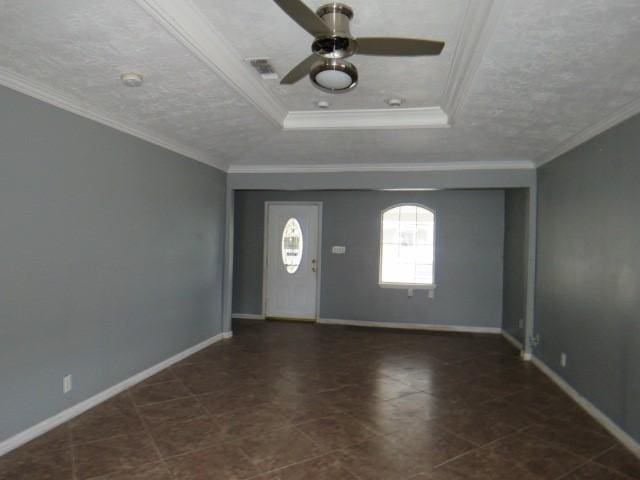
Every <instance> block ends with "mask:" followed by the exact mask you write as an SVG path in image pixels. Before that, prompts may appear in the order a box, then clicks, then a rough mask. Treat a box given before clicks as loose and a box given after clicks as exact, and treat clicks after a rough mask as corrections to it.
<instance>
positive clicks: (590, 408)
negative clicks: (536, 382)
mask: <svg viewBox="0 0 640 480" xmlns="http://www.w3.org/2000/svg"><path fill="white" fill-rule="evenodd" d="M531 361H532V362H533V364H534V365H535V366H536V367H538V368H539V369H540V370H541V371H542V373H544V374H545V375H546V376H547V377H549V378H550V379H551V380H552V381H553V382H554V383H555V384H556V385H558V387H560V388H561V389H562V390H563V391H564V392H565V393H566V394H567V395H569V396H570V397H571V398H572V399H573V400H574V401H575V402H576V403H577V404H578V405H580V406H581V407H582V408H583V409H584V410H585V411H586V412H587V413H588V414H589V415H591V416H592V417H593V418H594V419H595V420H596V421H597V422H598V423H599V424H600V425H602V426H603V427H604V428H605V429H606V430H607V431H608V432H609V433H610V434H611V435H613V436H614V437H615V438H616V439H617V440H618V441H619V442H620V443H622V444H623V445H624V446H625V447H627V448H628V449H629V450H630V451H631V453H633V454H634V455H635V456H636V457H638V458H639V459H640V443H638V442H636V441H635V439H633V438H632V437H631V436H630V435H629V434H628V433H626V432H625V431H624V430H622V429H621V428H620V427H619V426H618V425H617V424H616V423H615V422H614V421H613V420H611V419H610V418H609V417H608V416H607V415H605V414H604V413H602V411H601V410H600V409H599V408H598V407H596V406H595V405H594V404H593V403H591V402H590V401H589V400H587V399H586V398H584V397H583V396H582V395H580V393H578V391H577V390H576V389H575V388H573V387H572V386H571V385H569V384H568V383H567V382H566V381H565V380H563V379H562V377H560V375H558V374H557V373H556V372H554V371H553V370H552V369H551V368H549V367H548V366H547V364H546V363H544V362H543V361H542V360H540V359H539V358H538V357H536V356H535V355H534V356H533V357H532V358H531Z"/></svg>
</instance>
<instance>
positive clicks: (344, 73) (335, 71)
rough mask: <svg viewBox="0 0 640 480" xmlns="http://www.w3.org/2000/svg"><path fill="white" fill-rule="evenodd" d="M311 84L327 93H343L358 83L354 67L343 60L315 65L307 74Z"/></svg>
mask: <svg viewBox="0 0 640 480" xmlns="http://www.w3.org/2000/svg"><path fill="white" fill-rule="evenodd" d="M309 76H310V78H311V82H312V83H313V84H314V85H315V86H316V87H318V88H319V89H320V90H322V91H324V92H328V93H343V92H347V91H349V90H351V89H352V88H353V87H355V86H356V84H357V83H358V70H357V69H356V67H355V65H353V64H352V63H349V62H345V61H344V60H327V61H325V62H323V63H319V64H317V65H315V66H314V67H313V68H312V69H311V72H310V74H309Z"/></svg>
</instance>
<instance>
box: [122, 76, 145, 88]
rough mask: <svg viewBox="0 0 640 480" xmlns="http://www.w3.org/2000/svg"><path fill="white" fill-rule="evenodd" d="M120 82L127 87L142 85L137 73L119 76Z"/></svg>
mask: <svg viewBox="0 0 640 480" xmlns="http://www.w3.org/2000/svg"><path fill="white" fill-rule="evenodd" d="M120 80H122V83H123V84H124V85H126V86H127V87H139V86H141V85H142V80H143V78H142V75H140V74H139V73H133V72H129V73H123V74H122V75H120Z"/></svg>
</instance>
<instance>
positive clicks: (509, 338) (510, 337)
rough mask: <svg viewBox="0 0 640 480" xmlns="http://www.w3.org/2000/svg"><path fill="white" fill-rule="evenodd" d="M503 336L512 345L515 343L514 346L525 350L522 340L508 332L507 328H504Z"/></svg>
mask: <svg viewBox="0 0 640 480" xmlns="http://www.w3.org/2000/svg"><path fill="white" fill-rule="evenodd" d="M502 336H503V337H504V338H505V339H506V340H507V341H508V342H509V343H511V345H513V346H514V347H516V348H517V349H518V350H520V351H522V350H524V348H523V347H522V343H520V340H518V339H517V338H516V337H514V336H513V335H511V334H510V333H509V332H507V331H506V330H504V329H503V330H502Z"/></svg>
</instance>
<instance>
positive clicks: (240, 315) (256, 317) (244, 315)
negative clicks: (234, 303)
mask: <svg viewBox="0 0 640 480" xmlns="http://www.w3.org/2000/svg"><path fill="white" fill-rule="evenodd" d="M231 318H237V319H242V320H264V315H256V314H255V313H232V314H231Z"/></svg>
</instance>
